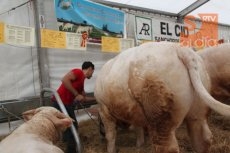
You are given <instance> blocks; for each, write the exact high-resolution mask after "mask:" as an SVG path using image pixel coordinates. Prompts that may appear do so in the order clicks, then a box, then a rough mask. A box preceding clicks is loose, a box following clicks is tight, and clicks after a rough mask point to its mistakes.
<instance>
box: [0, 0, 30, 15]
mask: <svg viewBox="0 0 230 153" xmlns="http://www.w3.org/2000/svg"><path fill="white" fill-rule="evenodd" d="M31 1H32V0H29V1H27V2H25V3H22V4H20V5H18V6H16V7H13V8H11V9H9V10H8V11H4V12H2V13H0V15H3V14H6V13H9V12H10V11H14V10H16V9H17V8H19V7H22V6H24V5H26V4H27V3H30V2H31Z"/></svg>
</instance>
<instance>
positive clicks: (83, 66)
mask: <svg viewBox="0 0 230 153" xmlns="http://www.w3.org/2000/svg"><path fill="white" fill-rule="evenodd" d="M89 67H92V69H93V70H94V64H93V63H92V62H90V61H85V62H84V63H83V64H82V66H81V68H82V70H84V69H88V68H89Z"/></svg>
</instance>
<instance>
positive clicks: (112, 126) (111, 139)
mask: <svg viewBox="0 0 230 153" xmlns="http://www.w3.org/2000/svg"><path fill="white" fill-rule="evenodd" d="M99 114H100V117H101V120H102V122H103V124H104V128H105V137H106V140H107V151H108V153H116V147H115V142H116V121H115V119H114V118H113V117H112V116H111V115H110V114H109V111H108V109H107V108H106V107H105V106H102V107H101V108H100V109H99Z"/></svg>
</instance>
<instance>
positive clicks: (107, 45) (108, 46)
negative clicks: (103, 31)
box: [101, 37, 120, 53]
mask: <svg viewBox="0 0 230 153" xmlns="http://www.w3.org/2000/svg"><path fill="white" fill-rule="evenodd" d="M101 40H102V41H101V43H102V44H101V50H102V51H103V52H114V53H117V52H120V40H119V38H113V37H102V39H101Z"/></svg>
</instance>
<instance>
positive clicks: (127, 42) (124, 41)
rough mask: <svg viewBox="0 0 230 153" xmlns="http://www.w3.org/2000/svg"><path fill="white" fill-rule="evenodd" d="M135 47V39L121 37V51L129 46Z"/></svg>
mask: <svg viewBox="0 0 230 153" xmlns="http://www.w3.org/2000/svg"><path fill="white" fill-rule="evenodd" d="M132 47H134V40H133V39H124V38H121V39H120V51H124V50H126V49H128V48H132Z"/></svg>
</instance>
